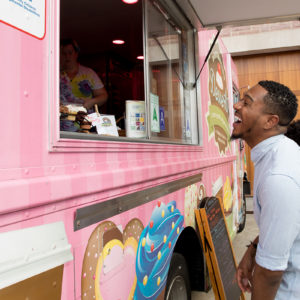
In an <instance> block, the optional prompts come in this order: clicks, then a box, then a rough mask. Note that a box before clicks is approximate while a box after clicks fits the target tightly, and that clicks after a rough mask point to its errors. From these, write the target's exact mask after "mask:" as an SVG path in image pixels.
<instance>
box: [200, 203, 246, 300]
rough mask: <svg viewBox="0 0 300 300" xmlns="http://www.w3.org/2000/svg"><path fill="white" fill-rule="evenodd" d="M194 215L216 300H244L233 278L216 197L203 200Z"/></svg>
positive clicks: (229, 246) (230, 253)
mask: <svg viewBox="0 0 300 300" xmlns="http://www.w3.org/2000/svg"><path fill="white" fill-rule="evenodd" d="M195 213H196V219H197V223H198V228H199V232H200V236H201V240H202V244H203V249H204V251H205V257H206V262H207V266H208V270H209V275H210V279H211V282H212V286H213V290H214V294H215V297H216V299H220V300H239V299H245V298H244V295H243V293H242V291H241V290H240V288H239V286H238V284H237V280H236V277H235V273H236V261H235V257H234V254H233V249H232V244H231V240H230V237H229V235H228V230H227V225H226V222H225V217H224V212H223V208H222V204H221V203H220V201H219V199H218V198H216V197H207V198H205V199H204V200H203V201H202V203H201V208H200V210H196V211H195Z"/></svg>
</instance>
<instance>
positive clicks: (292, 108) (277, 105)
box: [258, 80, 298, 126]
mask: <svg viewBox="0 0 300 300" xmlns="http://www.w3.org/2000/svg"><path fill="white" fill-rule="evenodd" d="M258 84H259V85H260V86H262V87H263V88H264V89H265V90H266V91H267V92H268V93H267V94H266V95H265V97H264V103H265V104H266V106H267V107H268V109H269V111H268V112H269V113H272V114H274V115H278V117H279V123H278V124H279V125H281V126H288V125H289V124H290V122H291V121H292V120H293V119H294V118H295V116H296V114H297V108H298V103H297V98H296V96H295V95H294V93H293V92H292V91H291V90H290V89H289V88H288V87H287V86H285V85H283V84H281V83H278V82H275V81H270V80H263V81H260V82H259V83H258Z"/></svg>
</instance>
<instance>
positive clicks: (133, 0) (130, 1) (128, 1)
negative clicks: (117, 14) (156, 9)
mask: <svg viewBox="0 0 300 300" xmlns="http://www.w3.org/2000/svg"><path fill="white" fill-rule="evenodd" d="M122 1H123V2H124V3H126V4H135V3H137V2H138V1H139V0H122Z"/></svg>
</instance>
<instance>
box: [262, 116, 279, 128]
mask: <svg viewBox="0 0 300 300" xmlns="http://www.w3.org/2000/svg"><path fill="white" fill-rule="evenodd" d="M278 123H279V116H278V115H268V116H267V120H266V122H265V125H264V129H266V130H268V129H272V128H274V127H276V126H277V125H278Z"/></svg>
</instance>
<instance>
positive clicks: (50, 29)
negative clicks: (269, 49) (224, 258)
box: [0, 0, 245, 300]
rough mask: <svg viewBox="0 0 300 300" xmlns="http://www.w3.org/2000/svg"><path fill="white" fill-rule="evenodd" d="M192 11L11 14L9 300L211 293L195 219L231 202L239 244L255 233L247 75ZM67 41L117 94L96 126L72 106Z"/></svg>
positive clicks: (51, 0)
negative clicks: (250, 221)
mask: <svg viewBox="0 0 300 300" xmlns="http://www.w3.org/2000/svg"><path fill="white" fill-rule="evenodd" d="M132 2H134V1H132ZM192 8H193V6H192V5H191V3H190V1H182V3H181V2H180V3H179V1H178V2H176V1H152V0H144V1H142V0H140V1H137V3H133V4H129V3H125V1H124V2H122V1H121V0H103V1H93V0H85V1H79V0H39V1H38V0H1V3H0V44H1V47H0V67H1V72H0V90H1V106H2V118H3V124H5V126H4V127H3V130H2V134H1V156H0V195H1V198H0V201H1V205H0V230H1V231H0V232H1V233H0V254H1V255H0V298H1V299H3V300H4V299H10V300H11V299H14V300H16V299H51V300H53V299H63V300H70V299H76V300H77V299H81V300H85V299H87V300H89V299H97V300H99V299H104V300H108V299H110V300H116V299H138V300H140V299H180V300H182V299H190V296H191V290H196V291H203V292H205V291H207V290H208V289H209V287H210V283H209V279H208V272H207V267H206V263H205V258H204V255H203V249H202V245H201V242H200V239H199V235H198V233H197V229H196V228H197V226H196V223H195V215H194V210H195V209H196V208H197V207H199V205H200V203H201V201H202V199H203V198H204V197H206V196H216V197H219V198H220V199H221V201H222V203H223V207H224V212H225V216H226V221H227V225H228V228H229V233H230V235H231V237H232V238H233V237H234V235H235V234H236V233H237V232H238V231H240V230H242V229H243V226H244V224H245V203H244V202H245V201H244V200H243V190H242V180H243V179H242V178H243V165H242V161H243V159H242V158H243V157H242V156H243V144H242V143H241V142H240V141H232V142H231V141H230V133H231V126H232V123H233V122H234V115H233V108H232V106H233V103H234V102H235V101H238V99H239V92H238V81H237V72H236V69H235V66H234V64H233V62H232V59H231V57H230V55H229V54H228V52H227V50H226V48H225V46H224V44H223V43H222V41H221V40H220V38H218V36H219V32H220V31H218V30H205V29H203V28H202V25H201V24H200V22H199V17H198V15H197V11H196V10H195V9H192ZM63 39H70V40H72V41H73V43H74V45H75V41H76V45H77V46H76V47H77V48H78V49H76V51H77V54H79V57H78V61H79V63H80V65H82V66H86V67H88V68H90V69H92V70H93V72H94V73H95V74H96V75H97V77H99V78H100V80H101V82H102V83H103V86H104V87H105V90H106V91H107V94H108V96H107V99H106V101H104V102H105V103H102V105H98V106H96V107H95V108H93V111H87V110H86V107H85V103H86V102H85V101H87V100H86V99H90V98H92V97H93V94H92V95H91V96H89V95H87V97H86V98H84V99H82V98H80V99H81V100H80V101H82V103H81V104H80V103H78V102H76V101H74V103H73V102H72V101H67V103H66V102H64V100H65V99H64V97H63V91H62V89H63V88H64V86H63V84H62V75H61V74H62V67H61V41H62V40H63ZM116 40H119V42H118V43H115V42H114V43H113V41H116ZM79 47H80V51H79ZM80 80H81V81H80V82H79V84H78V86H79V89H81V88H82V89H83V90H84V89H85V88H86V86H87V85H88V84H89V82H88V80H87V79H85V78H81V79H80ZM67 83H68V84H71V83H72V79H70V78H69V82H67ZM103 86H102V87H103ZM92 92H93V91H92ZM73 96H74V95H73ZM73 96H72V97H73ZM74 98H76V96H74ZM79 111H80V112H82V113H81V115H83V118H84V119H85V120H87V123H85V124H83V123H82V122H81V121H80V120H79V118H78V114H79V113H78V112H79ZM83 125H88V126H86V127H84V126H83ZM4 129H5V130H4Z"/></svg>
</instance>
